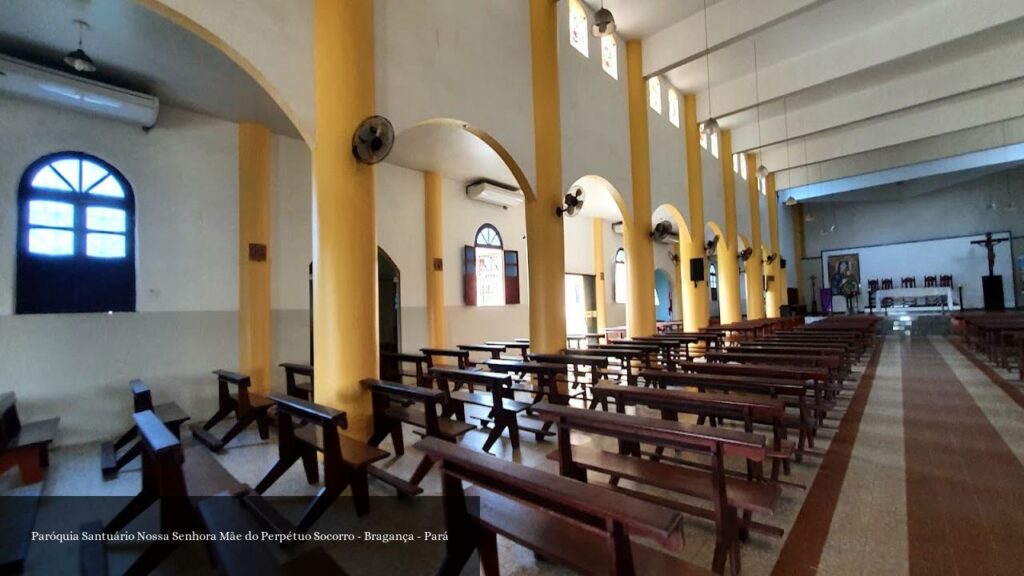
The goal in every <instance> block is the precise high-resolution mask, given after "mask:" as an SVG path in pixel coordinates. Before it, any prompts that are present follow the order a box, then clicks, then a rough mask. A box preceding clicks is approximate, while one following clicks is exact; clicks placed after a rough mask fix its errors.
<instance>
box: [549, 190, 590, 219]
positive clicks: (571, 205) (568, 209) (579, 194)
mask: <svg viewBox="0 0 1024 576" xmlns="http://www.w3.org/2000/svg"><path fill="white" fill-rule="evenodd" d="M584 196H585V194H584V192H583V188H582V187H580V186H573V187H572V188H571V189H570V190H569V192H568V193H567V194H566V195H565V198H563V199H562V205H561V206H559V207H558V208H556V209H555V214H557V215H558V217H559V218H561V217H562V214H565V215H566V216H575V215H577V214H579V212H580V210H583V198H584Z"/></svg>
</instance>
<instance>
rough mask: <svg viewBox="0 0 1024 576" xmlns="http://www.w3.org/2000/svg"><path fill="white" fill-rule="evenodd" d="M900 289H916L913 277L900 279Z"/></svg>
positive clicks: (915, 279)
mask: <svg viewBox="0 0 1024 576" xmlns="http://www.w3.org/2000/svg"><path fill="white" fill-rule="evenodd" d="M900 288H917V278H915V277H914V276H904V277H903V278H900Z"/></svg>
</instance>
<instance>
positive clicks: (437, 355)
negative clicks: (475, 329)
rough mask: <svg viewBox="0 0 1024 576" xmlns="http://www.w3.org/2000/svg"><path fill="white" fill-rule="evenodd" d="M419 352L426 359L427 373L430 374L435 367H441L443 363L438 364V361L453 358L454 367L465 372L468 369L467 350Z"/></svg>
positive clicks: (449, 349) (443, 349)
mask: <svg viewBox="0 0 1024 576" xmlns="http://www.w3.org/2000/svg"><path fill="white" fill-rule="evenodd" d="M420 352H422V353H423V355H424V356H426V357H427V373H428V374H429V373H430V370H432V369H433V368H434V367H435V366H436V367H443V366H444V364H443V363H439V362H438V360H444V359H446V358H454V359H455V365H456V367H458V368H459V369H461V370H465V369H466V368H468V367H469V350H458V349H454V350H453V349H451V348H420Z"/></svg>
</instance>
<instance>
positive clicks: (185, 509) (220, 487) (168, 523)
mask: <svg viewBox="0 0 1024 576" xmlns="http://www.w3.org/2000/svg"><path fill="white" fill-rule="evenodd" d="M132 418H134V419H135V427H136V429H137V430H138V434H139V439H140V444H141V446H142V450H141V452H142V489H141V490H140V491H139V493H138V494H137V495H136V496H135V497H134V498H132V500H131V501H130V502H129V503H128V504H127V505H126V506H125V507H124V508H123V509H122V510H121V511H120V512H118V513H117V514H116V515H115V516H114V518H113V519H111V520H110V522H108V523H107V524H106V525H105V526H104V525H103V524H102V523H101V522H100V521H98V520H97V521H94V522H90V523H87V524H86V525H85V526H83V527H82V531H83V532H88V533H92V534H97V533H101V534H104V535H108V536H109V535H112V534H115V533H117V532H119V531H121V530H122V529H124V528H126V527H127V526H128V525H129V524H130V523H131V522H132V521H133V520H134V519H135V518H137V517H138V516H139V515H141V514H142V513H143V512H144V511H146V509H148V508H149V507H150V506H152V505H153V504H158V505H159V507H160V532H159V533H160V534H162V535H164V537H165V538H166V539H165V540H158V541H156V542H153V543H152V544H150V545H149V546H148V547H147V548H146V549H145V551H143V553H142V555H141V556H139V557H138V558H136V559H135V561H134V562H133V563H132V564H131V566H130V567H129V568H128V570H127V571H126V572H125V574H126V575H129V576H130V575H136V574H149V573H151V572H152V571H153V570H155V569H156V567H157V566H158V565H159V564H160V563H161V562H162V561H163V560H164V559H165V558H167V556H169V555H170V554H171V553H172V552H173V551H174V550H175V549H176V548H177V546H178V545H179V544H180V543H181V540H176V539H174V538H172V535H173V534H183V533H189V532H192V531H193V530H200V531H201V530H202V525H201V524H200V523H199V521H198V515H197V513H196V511H195V509H194V507H193V506H194V504H195V502H197V501H198V499H199V498H202V497H207V496H214V495H217V494H222V493H227V494H234V495H239V494H243V493H246V492H248V490H249V488H248V486H246V485H245V484H242V483H240V482H238V480H236V479H235V478H234V476H232V475H231V474H230V473H229V472H228V471H227V470H225V469H224V467H223V466H221V465H220V463H218V462H217V460H216V459H214V457H213V456H211V455H210V453H209V452H207V451H206V450H205V449H202V448H199V447H196V448H191V449H188V450H182V447H181V442H180V441H179V440H178V439H177V438H175V437H174V434H172V433H171V431H170V430H168V429H167V427H166V426H164V424H163V422H161V421H160V418H158V417H157V415H156V414H154V413H153V412H152V411H151V410H146V411H143V412H137V413H135V414H133V415H132ZM81 554H82V565H83V573H84V574H106V573H107V566H106V553H105V549H104V543H103V541H102V540H94V541H84V542H83V543H82V548H81Z"/></svg>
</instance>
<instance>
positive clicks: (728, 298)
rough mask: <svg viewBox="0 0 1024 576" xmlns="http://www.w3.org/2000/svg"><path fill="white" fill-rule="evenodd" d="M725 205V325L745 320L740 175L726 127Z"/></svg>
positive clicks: (721, 262) (721, 297)
mask: <svg viewBox="0 0 1024 576" xmlns="http://www.w3.org/2000/svg"><path fill="white" fill-rule="evenodd" d="M718 152H719V153H718V158H719V160H720V163H721V166H722V190H723V194H724V204H725V230H724V233H725V238H724V242H720V243H719V244H718V302H719V306H720V308H719V310H720V315H721V318H722V324H730V323H732V322H739V321H740V320H742V319H743V309H742V308H741V307H740V267H739V261H738V260H737V259H736V254H737V252H738V251H739V248H738V245H739V230H738V228H737V227H736V177H735V176H734V175H733V170H732V132H731V131H729V130H722V132H721V134H719V138H718Z"/></svg>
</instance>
